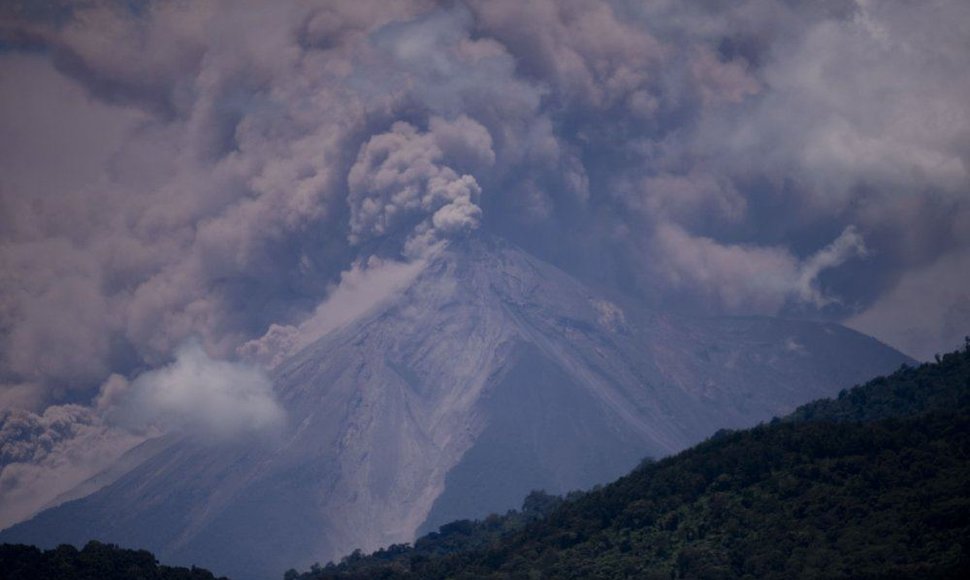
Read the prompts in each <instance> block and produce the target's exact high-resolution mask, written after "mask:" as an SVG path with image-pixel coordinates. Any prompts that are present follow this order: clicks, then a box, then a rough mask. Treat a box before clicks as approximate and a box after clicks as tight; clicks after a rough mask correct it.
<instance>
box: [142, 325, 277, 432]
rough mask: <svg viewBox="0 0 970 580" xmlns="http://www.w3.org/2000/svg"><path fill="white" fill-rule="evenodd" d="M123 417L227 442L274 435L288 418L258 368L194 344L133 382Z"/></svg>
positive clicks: (177, 351) (187, 344)
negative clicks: (214, 355) (216, 356)
mask: <svg viewBox="0 0 970 580" xmlns="http://www.w3.org/2000/svg"><path fill="white" fill-rule="evenodd" d="M129 391H130V394H129V395H128V397H127V400H126V403H125V408H124V415H123V418H124V420H125V421H127V422H136V424H137V422H144V423H149V424H153V423H154V424H160V425H162V426H163V427H165V428H166V429H173V428H174V429H184V430H187V431H189V432H190V433H193V434H196V435H199V436H202V437H211V438H214V439H216V440H225V439H230V438H234V437H239V436H244V435H249V434H259V433H267V432H272V431H273V430H275V429H278V428H280V427H282V426H283V423H284V421H285V419H286V414H285V412H284V410H283V408H282V407H281V406H280V405H279V404H278V403H277V402H276V400H275V397H274V394H273V389H272V384H271V383H270V381H269V378H268V377H267V376H266V374H265V373H264V372H262V371H261V370H259V369H258V368H256V367H253V366H249V365H245V364H240V363H231V362H227V361H220V360H214V359H212V358H210V357H209V355H207V354H206V352H205V350H204V349H203V348H202V345H201V344H200V343H199V342H197V341H189V342H188V343H186V344H184V345H182V346H180V347H179V348H178V349H177V350H176V352H175V361H174V362H172V363H171V364H169V365H167V366H164V367H162V368H159V369H156V370H152V371H148V372H146V373H144V374H142V375H140V376H138V377H137V378H135V380H133V381H132V382H131V386H130V388H129Z"/></svg>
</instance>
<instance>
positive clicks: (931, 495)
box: [287, 343, 970, 580]
mask: <svg viewBox="0 0 970 580" xmlns="http://www.w3.org/2000/svg"><path fill="white" fill-rule="evenodd" d="M530 498H531V499H530V500H529V501H527V504H526V506H525V509H523V511H522V512H510V513H509V514H507V515H506V516H502V517H499V516H491V517H489V518H487V519H486V520H484V521H481V522H467V521H466V522H456V523H454V524H449V525H448V526H444V527H443V528H442V529H441V530H440V532H439V533H438V534H430V535H428V536H425V537H423V538H421V539H419V540H418V541H417V542H415V545H414V546H413V547H408V546H394V547H392V548H389V549H387V550H381V551H379V552H376V553H375V554H372V555H370V556H363V555H362V554H360V553H359V552H357V553H355V554H353V555H351V556H350V557H347V558H345V559H344V560H343V561H342V562H341V563H340V564H329V565H328V566H326V567H315V568H314V569H313V570H311V571H310V572H307V573H305V574H302V575H301V574H298V573H296V572H295V571H290V572H288V573H287V578H288V579H300V580H310V579H330V578H334V579H336V578H343V579H352V578H422V579H424V578H429V579H430V578H456V579H458V578H523V579H525V578H793V577H824V578H950V577H952V578H970V343H968V348H966V349H964V351H962V352H957V353H951V354H948V355H946V356H944V357H942V358H939V359H938V362H937V363H935V364H926V365H922V366H920V367H918V368H901V369H900V370H899V371H897V372H896V373H894V374H893V375H891V376H889V377H884V378H879V379H875V380H873V381H871V382H869V383H867V384H866V385H863V386H860V387H856V388H854V389H851V390H849V391H845V392H843V393H842V394H840V396H839V397H838V398H837V399H832V400H824V401H818V402H815V403H811V404H809V405H805V406H803V407H801V408H799V409H798V410H796V411H795V412H794V413H793V414H792V415H790V416H788V417H786V418H784V419H781V420H775V421H772V422H771V424H768V425H762V426H759V427H756V428H754V429H749V430H745V431H736V432H721V433H719V434H718V435H717V436H715V437H712V438H711V439H710V440H708V441H707V442H705V443H703V444H701V445H698V446H696V447H694V448H692V449H689V450H687V451H685V452H683V453H680V454H679V455H676V456H674V457H670V458H667V459H664V460H662V461H659V462H645V463H644V465H642V466H641V467H639V468H638V469H636V470H635V471H634V472H633V473H631V474H630V475H628V476H626V477H623V478H621V479H619V480H618V481H616V482H615V483H613V484H610V485H609V486H606V487H603V488H601V489H598V490H594V491H591V492H589V493H585V494H574V495H572V496H570V497H567V498H566V499H565V500H557V499H556V498H551V497H549V496H546V495H544V494H533V495H531V496H530ZM537 502H538V503H541V505H542V506H544V507H543V509H539V510H537V509H535V507H534V506H535V504H536V503H537ZM543 514H548V515H545V516H543Z"/></svg>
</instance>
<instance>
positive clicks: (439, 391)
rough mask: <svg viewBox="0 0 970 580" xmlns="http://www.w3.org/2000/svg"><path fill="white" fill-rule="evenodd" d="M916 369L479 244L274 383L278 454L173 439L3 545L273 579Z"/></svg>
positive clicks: (821, 332) (789, 327)
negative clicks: (98, 550) (604, 285)
mask: <svg viewBox="0 0 970 580" xmlns="http://www.w3.org/2000/svg"><path fill="white" fill-rule="evenodd" d="M906 360H907V359H906V357H904V356H903V355H901V354H900V353H898V352H896V351H894V350H892V349H890V348H888V347H886V346H885V345H882V344H881V343H879V342H877V341H875V340H873V339H871V338H868V337H866V336H863V335H860V334H858V333H856V332H853V331H851V330H848V329H846V328H843V327H841V326H838V325H834V324H818V323H809V322H796V321H786V320H776V319H767V318H744V319H737V318H732V319H703V320H702V319H688V318H680V317H675V316H671V315H664V314H658V313H654V312H644V311H640V310H637V309H634V308H632V307H631V306H629V305H627V304H622V303H619V301H618V300H617V299H616V298H613V299H612V300H611V299H610V298H608V297H605V296H603V295H601V294H599V293H597V292H595V291H593V290H592V289H590V288H588V287H586V286H584V285H583V284H581V283H580V282H578V281H577V280H575V279H574V278H572V277H570V276H568V275H567V274H565V273H564V272H562V271H560V270H558V269H556V268H555V267H553V266H551V265H549V264H546V263H544V262H542V261H539V260H537V259H535V258H533V257H532V256H529V255H528V254H526V253H524V252H522V251H521V250H519V249H517V248H515V247H513V246H511V245H508V244H506V243H504V242H502V241H500V240H496V239H490V238H485V237H472V238H469V239H466V240H463V241H460V242H453V243H452V244H451V246H449V247H447V248H445V249H443V250H440V251H439V252H438V253H437V254H436V255H435V256H433V257H432V258H430V259H429V260H428V262H427V265H426V266H425V267H424V269H423V270H422V271H421V273H420V274H418V276H417V277H416V278H415V279H414V281H413V282H412V283H411V284H410V285H409V286H408V287H407V288H406V289H404V291H402V292H400V293H397V294H395V295H394V296H393V297H392V298H391V299H389V300H386V301H385V302H383V303H382V304H380V305H379V306H378V307H376V308H374V309H372V310H370V311H369V312H367V313H366V314H365V315H363V316H361V317H358V318H357V319H356V320H354V321H353V322H351V323H349V324H347V325H344V326H343V327H341V328H339V329H337V330H335V331H333V332H330V333H329V334H327V335H326V336H324V337H323V338H321V339H319V340H318V341H316V342H315V343H313V344H311V345H310V346H308V347H307V348H305V349H304V350H302V351H301V352H299V353H298V354H296V355H295V356H292V357H291V358H289V359H288V360H285V361H284V362H283V363H282V364H280V365H279V366H278V367H277V368H276V370H275V371H274V373H275V376H274V379H275V384H276V389H277V390H278V395H279V398H280V400H281V402H282V403H283V404H284V406H285V407H286V409H287V412H288V417H289V428H288V430H287V431H286V432H285V433H283V434H282V435H281V436H280V437H279V438H278V439H272V440H263V441H246V442H237V443H235V444H233V445H228V444H222V445H219V446H213V445H212V444H201V443H197V442H192V441H189V440H187V439H183V440H179V441H172V442H171V444H169V445H161V446H159V448H160V449H161V451H159V452H158V453H156V454H154V455H153V456H152V457H151V458H150V459H147V460H145V461H144V462H142V463H140V464H139V465H138V466H137V467H135V468H133V469H132V470H130V471H129V472H127V473H126V474H124V475H122V476H121V477H120V478H118V479H117V480H116V481H114V482H113V483H112V484H110V485H107V486H105V487H103V488H102V489H100V490H99V491H97V492H95V493H93V494H91V495H89V496H87V497H84V498H82V499H79V500H77V501H73V502H69V503H66V504H64V505H61V506H59V507H56V508H53V509H51V510H48V511H46V512H43V513H42V514H40V515H39V516H37V517H36V518H34V519H33V520H31V521H29V522H25V523H23V524H20V525H18V526H14V527H13V528H11V529H9V530H7V531H5V532H3V533H2V534H0V541H17V542H28V543H36V544H39V545H44V546H49V545H52V544H56V543H59V542H72V543H76V544H81V545H83V543H84V542H86V541H87V540H89V539H92V538H96V539H100V540H102V541H110V542H116V543H119V544H122V545H132V546H139V547H145V548H148V549H151V550H152V551H154V552H156V553H157V554H158V555H159V557H160V558H161V559H163V561H166V562H174V563H194V564H199V565H204V566H206V567H209V568H211V569H213V570H214V571H216V572H217V573H219V574H228V575H230V576H231V577H233V578H236V579H237V580H243V579H247V578H273V577H278V576H279V575H280V574H281V573H282V570H283V569H285V568H289V567H291V566H297V567H306V566H308V565H309V564H310V563H312V562H314V561H326V560H328V559H331V558H336V557H339V556H340V555H343V554H345V553H347V552H349V551H351V550H353V549H354V548H363V549H365V550H369V549H374V548H377V547H379V546H382V545H386V544H390V543H396V542H405V541H410V540H412V539H413V538H414V536H415V534H416V532H418V531H419V530H425V529H428V528H431V527H434V526H436V525H438V524H440V523H444V522H446V521H449V520H452V519H455V518H459V517H477V516H481V515H484V514H486V513H488V512H490V511H504V510H505V509H507V508H509V507H513V506H516V505H517V504H518V503H519V502H520V501H521V498H522V497H523V496H524V495H525V494H526V493H528V492H529V491H530V490H531V489H536V488H544V489H546V490H548V491H550V492H554V493H559V492H563V491H566V490H569V489H575V488H583V487H588V486H590V485H592V484H595V483H599V482H605V481H609V480H611V479H613V478H615V477H617V476H619V475H621V474H622V473H625V472H626V471H628V470H629V469H630V468H631V467H632V466H633V465H635V464H636V463H637V462H638V461H639V460H640V459H641V458H642V457H644V456H646V455H651V456H655V457H657V456H662V455H667V454H669V453H671V452H674V451H678V450H681V449H684V448H686V447H687V446H689V445H691V444H693V443H696V442H698V441H700V440H701V439H703V438H704V437H706V436H708V435H710V434H711V433H712V432H714V431H715V430H717V429H718V428H723V427H740V426H746V425H751V424H754V423H756V422H758V421H761V420H764V419H769V418H771V417H772V416H775V415H782V414H785V413H787V412H789V411H790V410H792V409H793V408H794V407H795V406H797V405H798V404H800V403H804V402H806V401H809V400H812V399H816V398H819V397H822V396H826V395H830V394H832V393H834V392H836V391H838V390H839V389H840V388H844V387H846V386H851V385H852V384H854V383H856V382H858V381H860V380H862V379H865V378H867V377H870V376H873V375H875V374H878V373H881V372H885V371H888V370H892V369H894V368H896V367H898V366H899V365H900V363H902V362H905V361H906Z"/></svg>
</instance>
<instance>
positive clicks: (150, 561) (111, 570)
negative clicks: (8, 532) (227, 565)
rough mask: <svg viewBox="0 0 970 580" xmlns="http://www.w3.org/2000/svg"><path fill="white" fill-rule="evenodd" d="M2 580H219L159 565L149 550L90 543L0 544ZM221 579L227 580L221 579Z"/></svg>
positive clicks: (199, 571)
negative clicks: (52, 545)
mask: <svg viewBox="0 0 970 580" xmlns="http://www.w3.org/2000/svg"><path fill="white" fill-rule="evenodd" d="M0 580H217V579H216V577H215V576H214V575H213V574H212V573H211V572H209V571H208V570H203V569H202V568H196V567H194V566H193V567H192V568H174V567H171V566H162V565H159V563H158V561H156V560H155V556H154V555H152V553H151V552H148V551H146V550H125V549H122V548H119V547H118V546H114V545H112V544H102V543H101V542H88V544H87V545H85V546H84V548H83V549H81V550H78V549H77V548H75V547H74V546H68V545H64V546H58V547H57V548H54V549H52V550H46V551H42V550H40V549H39V548H36V547H34V546H24V545H21V544H0ZM218 580H226V579H225V578H221V579H218Z"/></svg>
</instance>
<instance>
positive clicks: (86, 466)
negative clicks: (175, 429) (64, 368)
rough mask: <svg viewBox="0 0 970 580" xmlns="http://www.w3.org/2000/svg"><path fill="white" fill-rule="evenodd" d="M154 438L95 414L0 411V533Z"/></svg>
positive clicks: (53, 409)
mask: <svg viewBox="0 0 970 580" xmlns="http://www.w3.org/2000/svg"><path fill="white" fill-rule="evenodd" d="M153 434H157V433H153V432H151V431H147V430H129V429H120V428H117V427H115V426H112V425H111V424H110V423H109V422H108V421H106V420H105V418H104V416H103V414H102V413H101V412H100V410H99V409H97V408H92V407H87V406H82V405H55V406H50V407H48V408H47V409H45V410H44V412H43V413H41V414H36V413H32V412H30V411H26V410H23V409H8V410H4V411H0V529H2V528H5V527H7V526H9V525H11V524H14V523H16V522H19V521H21V520H24V519H26V518H28V517H30V516H32V515H34V514H35V513H37V512H38V511H40V510H41V509H42V508H44V507H47V505H49V504H50V503H51V502H54V501H55V500H56V499H57V498H59V497H60V496H62V494H65V493H67V492H69V491H70V490H71V489H73V488H74V487H75V486H77V485H79V484H81V483H82V482H84V481H85V480H87V479H88V478H91V477H93V476H95V475H97V474H98V473H100V472H101V471H102V470H104V469H105V468H107V467H109V466H111V465H112V464H114V463H115V462H116V461H117V460H118V458H119V457H121V456H122V454H124V453H125V452H126V451H128V450H129V449H131V448H132V447H134V446H136V445H137V444H139V443H141V442H143V441H144V440H145V439H147V438H148V437H150V436H152V435H153Z"/></svg>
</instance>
